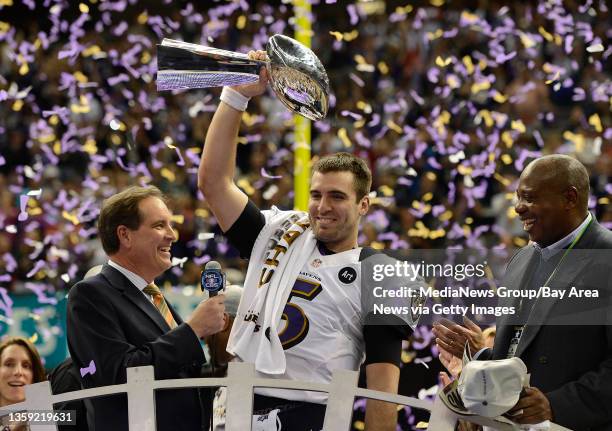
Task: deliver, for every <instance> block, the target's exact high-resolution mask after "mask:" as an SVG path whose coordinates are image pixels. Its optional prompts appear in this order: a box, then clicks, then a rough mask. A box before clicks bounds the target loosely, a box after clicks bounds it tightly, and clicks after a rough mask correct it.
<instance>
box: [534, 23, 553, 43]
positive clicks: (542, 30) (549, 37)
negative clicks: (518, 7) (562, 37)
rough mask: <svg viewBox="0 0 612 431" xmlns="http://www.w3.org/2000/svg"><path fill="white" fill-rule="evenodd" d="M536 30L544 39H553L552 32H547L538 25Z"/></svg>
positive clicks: (550, 40)
mask: <svg viewBox="0 0 612 431" xmlns="http://www.w3.org/2000/svg"><path fill="white" fill-rule="evenodd" d="M538 32H539V33H540V34H541V35H542V36H544V39H546V40H547V41H549V42H552V41H553V40H554V37H553V35H552V34H550V33H549V32H547V31H546V30H545V29H544V27H542V26H540V27H538Z"/></svg>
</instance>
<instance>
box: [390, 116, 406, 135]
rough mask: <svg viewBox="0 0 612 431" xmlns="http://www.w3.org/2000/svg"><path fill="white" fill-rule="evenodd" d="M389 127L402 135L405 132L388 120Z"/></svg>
mask: <svg viewBox="0 0 612 431" xmlns="http://www.w3.org/2000/svg"><path fill="white" fill-rule="evenodd" d="M386 124H387V127H388V128H389V129H391V130H393V131H394V132H397V133H399V134H400V135H401V134H402V133H403V132H404V131H403V130H402V128H401V127H400V126H399V124H397V123H396V122H395V121H393V120H387V123H386Z"/></svg>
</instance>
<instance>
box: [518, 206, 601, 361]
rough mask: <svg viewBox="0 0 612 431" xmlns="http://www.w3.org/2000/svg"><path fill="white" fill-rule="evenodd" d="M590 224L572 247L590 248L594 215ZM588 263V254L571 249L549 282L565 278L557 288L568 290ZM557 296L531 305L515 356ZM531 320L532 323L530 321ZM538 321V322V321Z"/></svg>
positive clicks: (547, 313)
mask: <svg viewBox="0 0 612 431" xmlns="http://www.w3.org/2000/svg"><path fill="white" fill-rule="evenodd" d="M592 217H593V220H592V221H591V224H590V226H589V227H588V228H587V230H586V231H585V232H584V235H583V236H582V238H581V239H580V240H579V241H578V242H577V243H576V246H575V247H574V249H576V250H580V249H589V248H592V246H593V243H594V241H595V239H596V236H597V226H598V224H597V220H596V219H595V216H592ZM588 263H589V259H588V255H587V254H586V253H578V254H576V253H574V254H572V253H571V251H570V253H568V255H567V256H566V257H565V259H564V262H561V263H560V264H559V265H558V269H557V273H556V274H555V275H554V276H553V277H552V278H551V281H550V283H549V284H551V285H552V286H554V285H555V281H558V280H567V281H565V282H563V284H558V286H559V287H557V288H558V289H561V288H562V287H563V289H564V290H569V289H570V288H571V286H572V283H573V281H574V280H575V279H576V277H578V275H580V274H581V273H582V272H583V271H584V270H585V268H586V266H587V265H588ZM566 295H567V294H566ZM558 300H559V299H558V298H549V299H547V300H546V301H537V302H536V304H535V305H534V307H533V311H532V313H531V314H530V318H529V320H528V321H527V325H526V326H525V330H524V331H523V335H522V336H521V340H520V342H519V345H518V346H517V349H516V356H520V355H522V354H523V352H525V350H526V349H527V347H529V344H531V342H532V341H533V340H534V339H535V337H536V335H538V332H539V331H540V328H541V327H542V324H541V323H542V322H545V320H546V318H547V316H548V315H549V314H550V312H551V310H552V308H553V307H554V305H555V304H556V302H557V301H558ZM531 322H533V323H531ZM538 322H539V323H538Z"/></svg>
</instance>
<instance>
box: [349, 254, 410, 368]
mask: <svg viewBox="0 0 612 431" xmlns="http://www.w3.org/2000/svg"><path fill="white" fill-rule="evenodd" d="M381 253H382V254H384V255H387V256H389V257H392V258H395V259H397V256H396V255H395V254H394V251H393V250H374V249H372V248H369V247H364V248H363V249H362V250H361V253H360V256H359V260H360V261H362V262H363V261H364V260H366V259H367V258H370V257H373V256H375V255H379V254H381ZM410 335H412V328H411V327H410V325H409V324H408V323H407V322H406V321H405V320H403V319H401V318H400V317H398V316H394V315H377V314H374V313H373V312H370V313H368V314H367V316H365V319H364V323H363V338H364V341H365V352H366V358H365V365H368V364H375V363H381V362H384V363H389V364H394V365H396V366H398V367H399V365H400V362H401V353H402V341H403V340H407V339H408V337H410Z"/></svg>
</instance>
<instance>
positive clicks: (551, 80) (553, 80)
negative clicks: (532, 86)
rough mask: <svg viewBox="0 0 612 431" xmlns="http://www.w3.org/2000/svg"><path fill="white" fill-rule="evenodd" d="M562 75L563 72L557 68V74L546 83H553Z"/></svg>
mask: <svg viewBox="0 0 612 431" xmlns="http://www.w3.org/2000/svg"><path fill="white" fill-rule="evenodd" d="M560 75H561V73H560V72H559V71H558V70H557V72H556V73H555V76H553V77H552V78H551V79H549V80H547V81H546V85H548V84H552V83H553V82H555V81H557V80H558V79H559V76H560Z"/></svg>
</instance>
